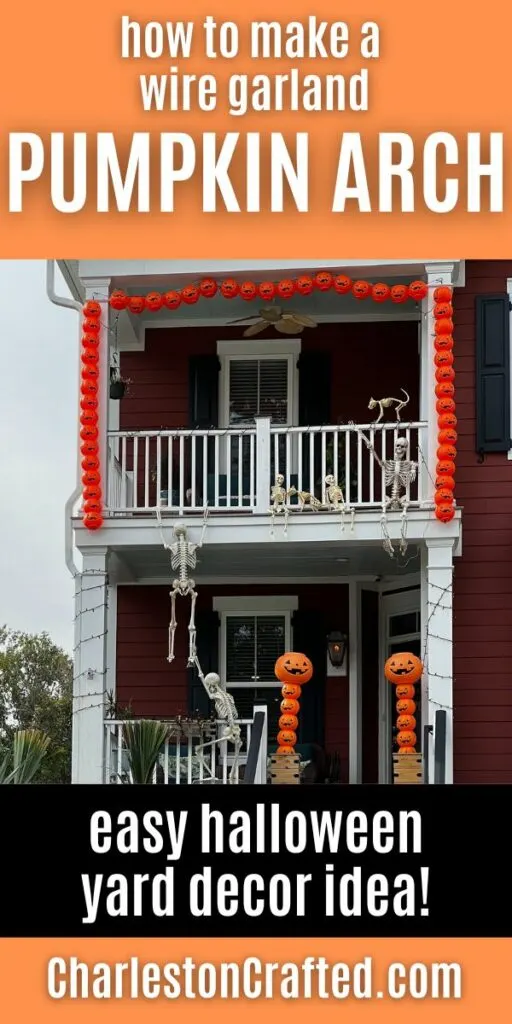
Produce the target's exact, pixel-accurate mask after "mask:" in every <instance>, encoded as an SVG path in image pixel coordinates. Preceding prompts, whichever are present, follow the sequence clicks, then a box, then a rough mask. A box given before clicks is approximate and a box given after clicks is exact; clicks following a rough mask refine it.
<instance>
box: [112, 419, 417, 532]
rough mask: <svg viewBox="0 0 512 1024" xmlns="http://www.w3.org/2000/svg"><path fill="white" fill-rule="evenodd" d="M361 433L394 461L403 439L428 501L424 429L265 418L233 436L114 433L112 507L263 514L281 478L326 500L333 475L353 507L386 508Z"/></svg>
mask: <svg viewBox="0 0 512 1024" xmlns="http://www.w3.org/2000/svg"><path fill="white" fill-rule="evenodd" d="M361 431H362V432H363V433H364V435H365V437H366V438H368V440H369V441H370V442H371V444H372V445H373V447H374V450H375V452H376V454H377V455H378V456H379V458H380V460H381V461H382V462H383V461H384V460H386V459H390V458H392V457H393V446H394V442H395V440H396V438H397V437H398V436H400V437H405V438H406V439H407V441H408V444H409V458H410V459H412V460H413V461H414V462H417V463H418V474H417V478H416V481H415V482H413V483H411V485H410V488H409V494H408V500H409V502H410V504H411V506H413V507H414V506H415V505H419V504H421V503H423V502H425V501H427V500H428V498H429V492H430V490H431V488H429V485H428V474H427V471H426V467H427V464H426V459H425V458H424V455H423V453H424V452H425V451H426V431H427V424H426V423H403V424H397V423H379V424H375V423H366V424H364V423H363V424H358V425H357V426H354V425H343V426H332V425H331V426H319V427H315V426H313V427H284V426H273V425H272V424H271V422H270V419H268V418H267V417H261V418H259V419H258V420H256V423H255V425H254V426H248V427H246V428H240V427H238V428H236V429H231V428H230V429H227V430H174V431H168V430H162V431H136V432H134V431H111V432H109V435H108V451H109V464H108V511H109V512H110V513H113V514H116V513H117V514H123V513H124V514H126V513H133V512H141V513H142V512H154V511H155V510H156V509H158V508H169V509H172V510H173V511H174V512H177V513H178V514H183V513H185V512H187V511H201V510H203V509H204V508H205V506H208V508H209V509H210V510H211V511H228V512H229V511H233V512H238V513H240V512H244V513H254V512H256V513H260V514H264V513H266V512H267V511H268V508H269V501H270V489H271V487H272V485H273V484H274V482H275V478H276V476H277V474H278V473H282V474H283V476H284V477H285V486H286V489H287V490H289V491H290V490H291V491H292V496H291V497H290V499H289V502H290V506H291V507H293V506H294V505H296V504H297V503H298V498H297V494H296V493H294V492H301V491H306V492H309V493H310V494H314V495H315V497H317V498H318V499H319V500H320V501H325V477H326V476H327V474H332V475H333V476H334V477H335V480H336V482H337V483H339V484H340V485H341V487H342V489H343V492H344V497H345V502H346V504H347V505H348V506H349V507H351V508H367V509H372V508H379V507H380V506H381V505H382V502H383V497H384V491H385V488H384V470H383V469H382V468H381V467H380V466H379V463H378V461H377V459H376V458H375V457H374V455H373V454H372V452H371V451H369V450H368V448H367V446H366V444H365V442H364V440H363V437H362V435H361Z"/></svg>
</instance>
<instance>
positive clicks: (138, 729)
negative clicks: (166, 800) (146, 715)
mask: <svg viewBox="0 0 512 1024" xmlns="http://www.w3.org/2000/svg"><path fill="white" fill-rule="evenodd" d="M123 735H124V742H125V745H126V753H127V758H128V766H129V773H130V781H131V782H133V783H134V784H135V785H140V786H147V785H149V784H150V783H151V782H152V779H153V773H154V771H155V767H156V764H157V762H158V756H159V754H160V751H161V749H162V747H163V745H164V743H165V741H166V739H167V736H168V728H167V726H166V725H165V724H164V723H163V722H155V721H153V720H152V719H143V720H142V721H140V722H126V724H125V725H124V726H123Z"/></svg>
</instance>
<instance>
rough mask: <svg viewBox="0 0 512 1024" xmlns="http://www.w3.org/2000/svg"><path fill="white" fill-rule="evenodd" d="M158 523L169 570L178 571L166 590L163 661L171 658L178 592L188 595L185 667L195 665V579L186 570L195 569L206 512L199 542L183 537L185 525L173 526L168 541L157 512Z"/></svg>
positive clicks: (185, 530) (176, 622)
mask: <svg viewBox="0 0 512 1024" xmlns="http://www.w3.org/2000/svg"><path fill="white" fill-rule="evenodd" d="M157 518H158V525H159V527H160V535H161V538H162V544H163V546H164V548H165V550H166V551H170V553H171V566H172V568H173V569H175V570H176V569H177V570H178V576H177V578H176V579H174V580H173V581H172V590H171V591H170V597H171V621H170V623H169V653H168V655H167V661H169V662H171V661H174V658H175V654H174V640H175V635H176V627H177V625H178V621H177V619H176V598H177V597H178V595H180V596H181V597H190V598H191V609H190V619H189V623H188V660H187V666H188V667H190V666H191V665H195V664H196V660H197V651H196V619H195V615H196V602H197V593H196V582H195V580H194V579H192V577H191V576H189V570H190V569H195V568H196V565H197V552H198V550H199V548H201V547H202V546H203V537H204V531H205V529H206V513H205V519H204V523H203V531H202V533H201V540H200V541H199V544H192V543H191V542H190V541H189V540H188V537H187V529H186V527H185V526H175V527H174V530H173V533H174V537H175V538H176V539H175V541H174V543H173V544H168V543H167V541H166V540H165V537H164V535H163V529H162V520H161V518H160V514H159V513H158V512H157Z"/></svg>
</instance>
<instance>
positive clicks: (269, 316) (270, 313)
mask: <svg viewBox="0 0 512 1024" xmlns="http://www.w3.org/2000/svg"><path fill="white" fill-rule="evenodd" d="M259 314H260V316H261V318H262V319H263V320H266V321H267V323H269V324H276V323H277V321H278V320H280V319H281V317H282V315H283V311H282V309H281V307H280V306H267V307H266V308H265V309H260V310H259Z"/></svg>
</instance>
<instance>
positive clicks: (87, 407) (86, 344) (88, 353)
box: [80, 293, 115, 530]
mask: <svg viewBox="0 0 512 1024" xmlns="http://www.w3.org/2000/svg"><path fill="white" fill-rule="evenodd" d="M114 295H115V293H112V295H111V299H113V298H114ZM114 308H115V307H114ZM82 313H83V317H84V319H83V322H82V341H81V356H80V359H81V367H82V368H81V376H80V441H81V444H80V455H81V456H82V461H81V468H82V485H83V493H82V501H83V522H84V526H85V527H86V528H87V529H88V530H99V529H100V528H101V527H102V526H103V502H102V492H101V467H100V457H99V441H98V438H99V430H98V406H99V402H98V393H99V387H100V372H99V363H100V353H99V348H100V339H101V333H100V332H101V322H100V317H101V306H100V303H99V302H93V301H92V300H89V301H87V302H86V303H84V306H83V309H82Z"/></svg>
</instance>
